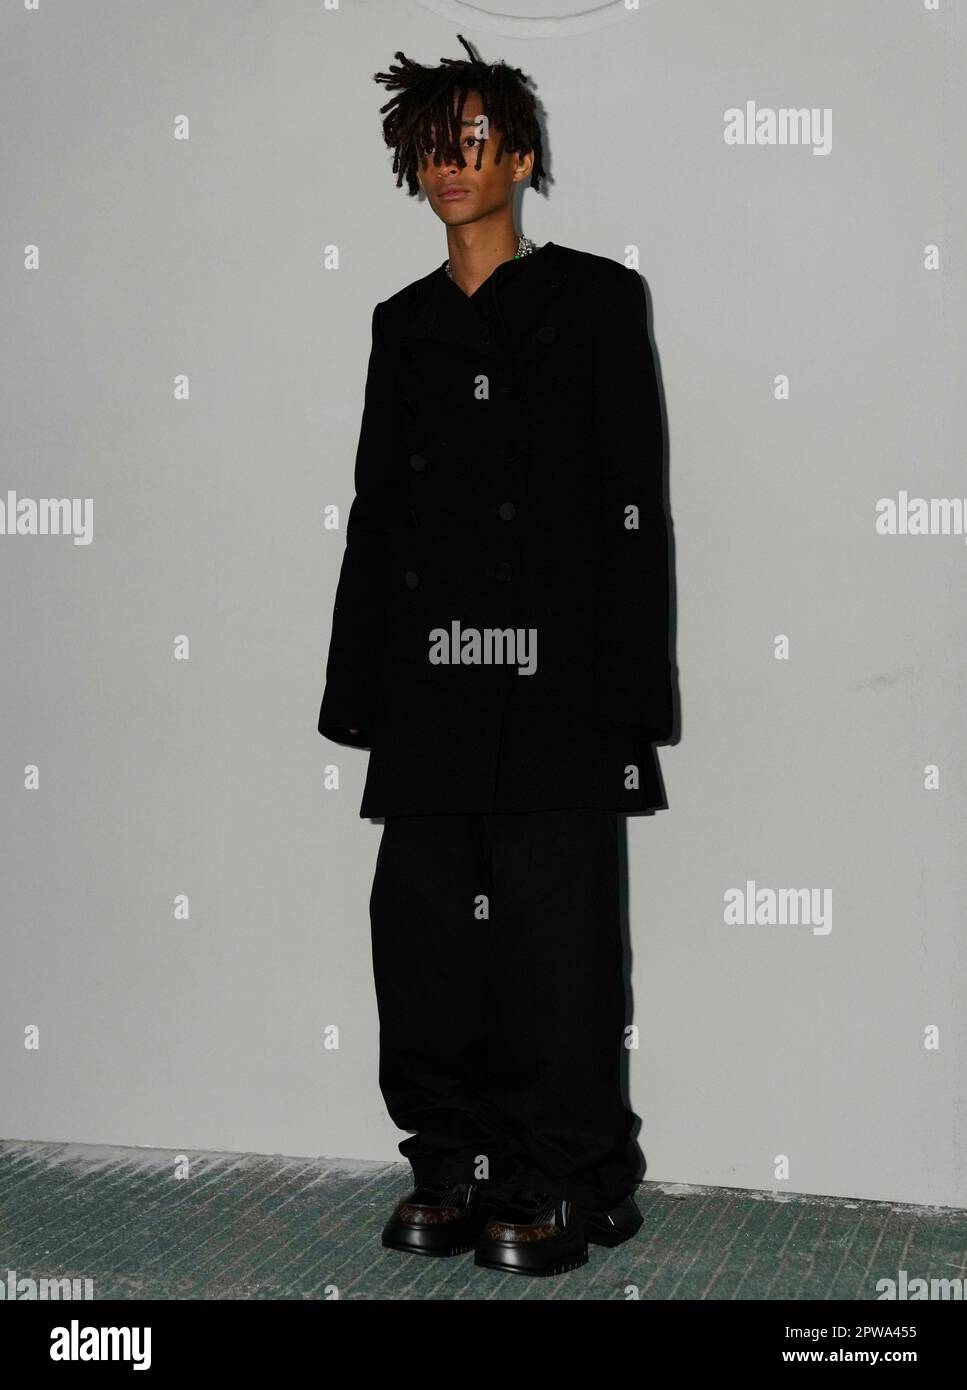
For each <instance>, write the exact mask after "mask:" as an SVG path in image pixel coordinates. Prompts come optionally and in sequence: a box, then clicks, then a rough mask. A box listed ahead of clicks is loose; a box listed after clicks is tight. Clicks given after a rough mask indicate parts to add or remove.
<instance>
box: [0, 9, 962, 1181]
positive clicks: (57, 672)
mask: <svg viewBox="0 0 967 1390" xmlns="http://www.w3.org/2000/svg"><path fill="white" fill-rule="evenodd" d="M488 9H489V10H492V11H495V12H496V11H497V10H500V11H504V12H508V11H511V12H514V13H520V14H521V15H525V14H526V15H529V16H531V18H530V19H521V20H519V21H515V20H508V19H503V20H501V19H490V18H488V16H487V14H486V11H487V10H488ZM458 30H459V31H460V32H463V33H465V34H466V35H467V37H469V38H470V39H471V40H473V41H474V42H475V43H477V45H478V46H479V47H480V49H481V51H482V52H483V54H484V55H485V56H486V57H490V58H492V59H497V58H500V57H503V58H506V59H507V60H508V61H510V62H513V63H514V64H515V65H517V66H520V67H522V68H523V69H524V71H525V72H527V73H531V74H533V75H534V76H535V77H536V79H537V82H538V92H539V95H540V97H541V100H542V103H543V108H544V111H545V114H546V120H547V131H548V143H549V151H548V153H549V169H550V172H551V174H552V177H553V182H552V184H551V186H550V191H549V196H547V197H543V196H538V195H536V194H535V193H534V192H533V191H532V190H531V191H528V192H527V193H526V195H525V197H524V202H523V208H522V227H523V230H524V231H526V232H527V233H528V235H530V236H532V237H534V238H535V239H536V240H537V241H539V242H543V241H545V240H553V241H555V242H558V243H559V244H563V245H566V246H574V247H580V248H582V249H584V250H589V251H595V252H597V253H600V254H603V255H608V256H612V257H614V258H615V259H624V258H625V256H626V253H627V251H628V248H632V249H633V250H636V251H637V253H638V255H639V258H640V269H641V271H642V272H643V274H644V276H645V278H646V280H647V282H648V286H649V290H650V293H651V297H652V302H653V308H654V332H655V339H656V342H657V345H658V349H659V353H660V362H661V370H662V376H663V381H664V390H665V398H666V404H667V410H668V421H669V436H670V451H669V470H670V497H671V508H672V520H673V526H674V539H675V558H676V575H677V655H678V663H679V679H680V692H681V734H682V737H681V742H680V743H679V744H678V745H677V746H675V747H673V748H665V749H663V750H661V752H660V757H661V762H662V768H663V771H664V776H665V781H666V786H667V791H668V798H669V810H668V811H665V812H660V813H659V814H657V815H655V816H654V817H642V818H633V819H631V820H630V821H629V822H628V848H629V866H630V932H631V942H632V947H633V974H632V982H633V990H634V1010H635V1012H634V1016H635V1020H636V1022H637V1024H638V1026H639V1029H640V1045H639V1048H638V1050H637V1051H635V1052H633V1053H632V1054H631V1055H630V1058H629V1061H630V1081H631V1101H632V1104H633V1106H634V1108H635V1109H636V1111H637V1112H638V1113H639V1114H640V1115H641V1116H642V1118H643V1122H644V1123H643V1130H642V1134H641V1136H640V1142H641V1144H642V1147H643V1149H644V1151H645V1154H646V1156H647V1158H648V1170H647V1176H648V1177H649V1178H653V1179H667V1180H675V1181H680V1182H701V1183H713V1184H723V1185H726V1186H737V1187H753V1188H775V1189H778V1190H783V1189H785V1190H789V1191H798V1192H811V1193H826V1194H840V1195H857V1196H865V1197H871V1198H886V1199H899V1200H903V1201H912V1202H936V1203H942V1204H951V1205H967V1165H965V1146H967V1098H965V1067H964V1052H965V1042H967V1038H965V1016H967V1010H965V974H967V970H965V967H967V938H965V932H964V903H965V902H967V883H965V871H964V863H965V856H964V853H963V845H964V833H963V832H964V811H965V791H967V788H965V747H967V740H965V733H967V729H965V722H967V721H965V698H964V697H965V693H967V664H965V658H964V646H963V626H964V617H963V615H964V597H965V580H964V575H965V568H964V567H965V563H967V561H965V554H964V535H963V532H962V531H961V533H960V534H957V535H936V534H934V535H921V536H911V535H906V536H900V535H897V536H886V535H878V534H877V532H876V530H875V525H874V522H875V516H876V504H877V501H878V499H880V498H883V497H887V498H890V497H892V498H894V499H895V498H896V497H897V495H898V493H899V492H900V490H906V491H907V492H908V493H909V494H910V496H911V497H912V496H923V497H928V498H929V497H953V496H955V495H956V493H957V491H958V488H959V490H960V493H961V497H963V494H964V493H965V492H967V487H965V485H964V477H965V474H964V463H963V439H964V424H965V419H964V410H965V407H964V397H963V394H962V392H960V391H959V390H958V387H959V386H960V385H961V384H962V376H963V362H964V322H965V314H964V271H963V261H962V259H961V261H960V263H959V264H958V263H957V256H956V252H957V250H958V249H961V246H960V243H962V240H963V237H962V228H963V219H964V212H965V208H964V191H963V189H964V185H963V178H962V160H961V158H960V156H961V155H962V133H963V130H964V129H965V125H967V122H965V115H967V113H965V110H964V104H965V103H964V95H963V83H962V81H960V82H956V81H955V80H954V79H955V76H956V75H957V74H958V73H962V71H963V63H964V57H965V48H967V43H965V31H964V7H963V4H960V3H955V0H940V3H939V5H938V6H937V7H934V6H931V5H930V4H929V0H928V3H927V4H924V3H923V0H810V3H808V4H805V3H803V0H769V3H762V2H761V0H760V2H759V3H756V0H724V2H723V0H675V2H673V0H654V2H653V3H651V4H643V5H642V6H641V7H640V8H639V9H632V10H627V9H626V8H625V7H624V5H622V4H620V3H619V4H607V5H601V6H597V7H595V5H594V4H593V0H592V3H591V4H590V7H589V5H588V0H584V3H583V4H580V5H579V4H577V3H575V2H574V0H572V3H570V4H567V3H563V2H562V3H553V0H546V3H540V0H524V2H523V3H522V4H519V5H515V4H513V3H512V0H483V3H482V4H481V3H479V2H478V3H475V4H474V5H473V6H470V5H463V4H460V3H456V2H455V0H427V3H425V4H419V3H416V2H415V0H392V3H391V0H370V2H369V3H355V4H354V3H351V0H343V3H342V4H341V5H340V6H339V8H338V9H335V10H329V9H326V8H325V6H324V5H323V4H322V3H320V2H319V0H263V2H262V3H255V2H254V0H246V2H244V3H240V0H204V3H201V4H198V3H189V0H166V3H165V4H164V5H157V4H153V3H148V0H142V2H141V3H133V2H132V0H128V3H122V2H121V0H84V3H76V2H73V3H68V0H40V3H39V8H38V9H36V10H33V9H23V10H21V9H20V8H19V7H18V6H17V5H16V4H11V5H8V6H6V7H5V8H4V10H3V14H2V17H0V40H2V48H3V51H4V54H5V59H4V80H3V83H2V85H0V101H2V104H3V110H2V120H0V131H2V136H0V139H2V142H3V147H4V177H3V182H4V198H3V203H2V207H0V229H2V239H0V247H2V254H0V262H2V270H0V273H2V277H3V286H2V288H3V295H4V302H5V304H6V313H5V316H4V323H3V329H2V331H3V335H4V340H3V372H2V379H0V392H2V399H0V406H2V410H0V416H2V429H3V444H4V447H3V468H2V475H0V500H3V501H4V502H5V501H6V492H7V490H8V489H9V490H14V491H16V492H17V494H18V495H19V496H21V497H29V498H38V497H51V496H53V497H76V498H92V499H93V503H94V538H93V542H92V543H91V544H90V545H86V546H85V545H74V544H73V543H72V542H71V539H70V538H69V537H64V536H59V537H54V536H48V537H28V536H16V535H14V536H9V535H7V536H0V596H2V597H0V605H2V609H0V611H2V623H3V628H2V631H3V648H4V658H5V659H4V661H3V662H2V664H0V699H2V708H3V711H4V718H3V720H2V721H0V813H2V815H3V819H4V831H3V844H4V847H5V850H6V854H5V856H4V865H5V867H4V873H3V893H2V917H3V950H2V981H0V1134H2V1135H4V1136H6V1137H10V1138H32V1139H60V1140H75V1141H86V1142H92V1143H112V1144H130V1145H152V1146H162V1147H170V1148H175V1149H178V1150H186V1149H187V1150H194V1149H230V1150H255V1151H265V1152H282V1153H286V1154H292V1155H303V1154H327V1155H331V1156H334V1157H335V1156H346V1157H371V1158H393V1157H397V1152H396V1144H397V1142H398V1141H399V1140H400V1139H401V1138H402V1137H403V1135H402V1134H401V1133H399V1132H398V1131H397V1130H396V1129H395V1127H394V1126H393V1125H392V1123H391V1122H390V1121H389V1119H388V1118H387V1117H386V1116H385V1112H384V1108H383V1103H382V1098H381V1096H380V1094H379V1091H378V1087H377V1074H376V1068H377V1045H378V1037H377V1027H376V1008H375V999H374V994H373V988H372V981H371V974H370V940H369V922H368V916H367V905H368V896H369V887H370V880H371V876H372V870H373V865H374V861H375V855H376V850H377V847H378V843H379V836H380V829H379V826H378V825H377V824H373V823H371V822H369V821H363V820H361V819H359V817H358V808H359V801H360V796H361V791H362V782H363V777H364V773H365V758H366V755H365V754H364V753H359V752H355V751H353V750H349V749H341V748H337V747H336V745H333V744H329V743H326V742H325V741H324V740H322V739H321V738H320V737H319V735H318V734H317V733H316V729H315V721H316V716H317V712H318V703H319V698H320V696H321V692H322V681H323V671H324V662H325V655H326V650H327V645H328V624H329V614H330V611H331V604H332V597H333V593H334V589H335V583H336V578H337V575H338V570H339V563H340V558H341V553H342V547H343V544H344V533H343V532H342V531H339V532H331V531H327V530H325V529H324V527H323V511H324V508H325V507H326V506H327V505H329V504H331V503H338V504H339V505H340V506H341V508H342V511H343V517H345V513H346V510H347V509H348V504H349V501H350V500H351V496H352V461H353V453H354V449H355V442H356V432H357V429H358V424H359V414H360V409H361V404H362V393H363V385H364V374H365V365H366V357H367V353H368V347H369V342H368V336H369V321H370V314H371V311H372V307H373V304H374V303H375V302H376V300H378V299H384V298H386V297H387V296H388V295H390V294H392V293H393V292H395V290H397V289H399V288H401V287H402V286H403V285H404V284H406V283H408V282H409V281H411V280H414V279H416V278H418V277H419V276H421V275H423V274H425V273H426V272H427V271H429V270H431V269H432V268H433V267H434V266H435V265H436V264H438V263H439V261H441V260H442V259H443V258H444V256H445V254H446V249H445V238H444V232H443V229H442V227H441V225H440V224H439V223H438V222H437V221H436V219H435V218H434V217H433V214H432V213H431V212H430V210H429V209H428V207H427V206H426V205H425V203H423V202H422V201H419V202H418V201H416V200H413V199H409V198H407V197H406V195H405V192H404V191H403V190H398V189H397V188H396V187H395V184H394V179H393V176H392V175H391V173H390V158H391V156H390V153H389V152H388V151H387V150H385V148H384V147H383V145H382V143H381V139H380V129H379V123H380V118H379V115H378V108H379V106H380V105H381V104H382V102H383V101H384V100H385V99H386V93H385V92H384V90H383V88H382V87H379V86H377V84H375V83H374V82H373V81H372V73H374V72H375V71H377V70H378V69H385V68H386V67H387V66H388V64H389V63H390V62H392V61H393V57H392V55H393V52H394V51H395V50H396V49H398V48H403V49H404V50H405V51H406V52H407V54H409V55H410V56H412V57H414V58H418V59H420V60H422V61H426V62H436V61H438V60H439V58H440V57H441V56H444V55H447V56H460V54H461V53H462V49H461V48H460V45H459V43H458V42H457V38H456V34H457V31H458ZM747 101H755V102H756V103H757V105H758V106H759V107H771V108H780V107H808V108H816V109H817V110H820V111H821V110H824V109H826V108H828V109H829V110H830V111H831V113H832V116H831V121H832V124H831V127H830V128H831V132H832V145H831V149H830V150H829V153H828V154H825V155H815V154H813V153H812V150H811V149H810V148H808V147H802V146H798V147H793V146H730V145H727V144H726V143H725V141H724V139H723V131H724V128H725V123H724V119H723V118H724V113H725V111H726V110H727V109H728V108H730V107H740V108H743V109H744V108H745V104H746V102H747ZM179 115H186V116H187V117H188V118H189V121H190V139H188V140H176V139H175V138H174V128H175V121H176V118H177V117H178V116H179ZM955 237H959V242H958V241H956V240H954V238H955ZM952 241H953V243H954V244H953V245H952V244H951V242H952ZM332 245H334V246H337V247H338V248H339V258H340V266H339V269H335V270H334V269H326V267H325V265H324V250H325V248H326V247H328V246H332ZM930 245H936V246H938V247H939V268H937V269H928V268H926V267H925V255H926V253H925V248H926V247H928V246H930ZM29 246H37V247H38V248H39V267H38V268H37V269H27V268H25V249H24V248H26V247H29ZM180 374H186V375H187V377H188V378H189V379H190V399H189V400H187V401H180V400H176V399H174V394H173V388H174V381H175V378H176V377H177V376H179V375H180ZM779 374H786V375H787V376H788V378H789V383H790V396H789V399H788V400H777V399H775V387H774V382H775V378H776V377H777V376H778V375H779ZM179 634H185V635H187V636H188V638H189V639H190V659H189V660H187V661H186V660H176V659H175V655H174V652H175V640H176V638H177V636H178V635H179ZM780 635H785V636H786V637H787V638H788V642H789V655H788V659H787V660H777V659H776V655H775V645H776V641H777V638H778V637H779V636H780ZM333 763H337V764H338V765H339V769H340V773H341V779H340V782H341V784H340V788H339V790H327V789H326V788H325V786H324V780H323V779H324V769H325V768H326V767H327V765H330V764H333ZM31 765H36V766H37V767H38V768H39V787H38V788H37V789H35V790H34V789H28V788H27V787H26V786H25V769H26V768H28V767H29V766H31ZM930 765H936V767H937V768H938V769H939V786H937V787H936V788H935V789H934V788H932V787H930V786H929V785H928V780H929V779H928V777H927V773H926V769H927V768H928V767H929V766H930ZM747 880H754V881H755V882H756V884H757V885H758V886H759V887H767V888H774V889H780V888H808V889H812V890H815V891H816V893H817V894H821V893H822V891H823V890H827V891H828V892H829V894H831V901H832V919H831V920H832V929H831V930H830V931H829V932H828V933H826V934H821V933H817V932H814V931H812V930H811V929H810V928H809V927H808V926H772V925H766V924H762V925H755V924H752V925H727V924H726V923H725V921H724V895H725V894H726V892H727V890H728V889H729V888H730V887H733V886H736V887H744V885H745V883H746V881H747ZM180 894H187V895H188V898H189V901H190V919H189V920H188V921H183V920H176V918H175V909H174V903H175V899H176V898H177V896H178V895H180ZM330 1025H335V1026H337V1027H338V1030H339V1042H340V1045H339V1048H338V1049H333V1048H331V1047H327V1045H326V1032H325V1030H326V1029H327V1027H329V1026H330ZM32 1026H36V1028H38V1029H39V1038H40V1046H39V1049H34V1048H28V1047H25V1030H28V1029H30V1028H31V1027H32ZM932 1027H935V1028H936V1029H938V1030H939V1046H938V1047H937V1048H936V1049H932V1048H930V1047H928V1046H927V1045H925V1039H926V1038H927V1036H928V1034H927V1030H929V1029H931V1028H932ZM780 1155H786V1156H788V1161H789V1168H788V1176H783V1175H780V1176H777V1168H776V1164H777V1161H778V1160H777V1156H780Z"/></svg>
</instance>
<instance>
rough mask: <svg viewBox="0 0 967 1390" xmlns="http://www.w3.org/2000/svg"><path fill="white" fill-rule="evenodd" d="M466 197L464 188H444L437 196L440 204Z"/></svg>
mask: <svg viewBox="0 0 967 1390" xmlns="http://www.w3.org/2000/svg"><path fill="white" fill-rule="evenodd" d="M466 196H467V190H466V189H465V188H444V189H443V191H442V192H441V193H438V194H437V197H438V198H439V200H440V202H441V203H449V202H454V201H456V199H457V198H466Z"/></svg>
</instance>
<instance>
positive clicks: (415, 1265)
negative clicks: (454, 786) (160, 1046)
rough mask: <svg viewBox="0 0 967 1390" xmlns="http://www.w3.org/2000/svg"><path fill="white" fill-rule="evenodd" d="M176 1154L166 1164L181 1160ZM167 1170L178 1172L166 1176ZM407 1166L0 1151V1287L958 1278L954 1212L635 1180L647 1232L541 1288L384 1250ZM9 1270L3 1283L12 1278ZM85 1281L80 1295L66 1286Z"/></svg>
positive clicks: (24, 1146) (780, 1293)
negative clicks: (29, 1282) (51, 1282)
mask: <svg viewBox="0 0 967 1390" xmlns="http://www.w3.org/2000/svg"><path fill="white" fill-rule="evenodd" d="M179 1160H180V1162H179ZM179 1173H182V1174H186V1175H183V1176H179ZM409 1174H410V1170H409V1167H408V1166H406V1165H404V1164H388V1163H360V1162H355V1161H345V1162H340V1161H337V1160H332V1159H292V1158H283V1157H280V1156H278V1155H272V1156H266V1155H258V1154H220V1153H197V1154H188V1155H179V1154H178V1153H177V1152H176V1151H174V1150H148V1149H126V1148H101V1147H95V1146H90V1145H83V1144H54V1143H49V1144H43V1143H25V1142H12V1141H6V1142H2V1141H0V1280H4V1281H8V1282H9V1281H10V1280H11V1278H12V1277H16V1278H30V1279H41V1278H43V1277H50V1278H64V1277H73V1278H77V1279H85V1278H87V1279H93V1281H94V1283H93V1296H94V1298H96V1299H108V1298H135V1299H139V1298H150V1299H204V1298H209V1299H245V1298H263V1299H312V1298H327V1297H333V1296H334V1293H333V1291H334V1290H336V1291H338V1295H337V1296H338V1297H339V1298H343V1299H390V1300H396V1299H454V1298H462V1299H511V1300H525V1299H535V1298H536V1299H548V1298H564V1299H628V1298H634V1297H639V1298H643V1299H648V1300H653V1301H654V1300H659V1301H661V1300H669V1299H716V1300H720V1299H724V1300H728V1299H760V1300H762V1299H764V1300H769V1299H776V1300H779V1299H797V1300H798V1299H814V1298H818V1299H859V1300H863V1299H870V1300H875V1299H877V1298H878V1292H877V1289H876V1282H877V1280H878V1279H882V1278H893V1279H896V1278H898V1271H899V1270H901V1269H905V1270H907V1271H908V1275H909V1277H910V1278H913V1277H916V1276H919V1277H923V1278H927V1279H930V1278H937V1279H951V1278H954V1279H956V1278H962V1279H963V1278H967V1212H964V1211H953V1210H950V1209H944V1208H941V1209H937V1208H924V1207H904V1206H901V1205H899V1204H891V1203H888V1202H861V1201H852V1200H834V1199H831V1198H817V1197H797V1196H794V1195H786V1194H783V1195H782V1196H779V1197H777V1196H775V1195H773V1194H771V1193H768V1192H749V1191H741V1190H736V1189H730V1188H697V1187H684V1186H681V1187H679V1186H675V1185H672V1184H668V1183H649V1182H645V1183H643V1184H642V1185H641V1187H640V1188H639V1191H638V1197H637V1201H638V1205H639V1208H640V1210H641V1213H642V1215H643V1216H644V1218H645V1224H644V1226H643V1227H642V1229H641V1230H640V1231H639V1233H638V1235H637V1236H636V1237H634V1239H633V1240H630V1241H627V1242H626V1243H625V1244H624V1245H622V1246H619V1247H618V1248H617V1249H615V1250H605V1249H603V1248H602V1247H600V1246H592V1247H591V1250H590V1261H589V1263H588V1264H587V1265H585V1266H584V1267H583V1268H581V1269H578V1270H574V1271H572V1272H571V1273H569V1274H564V1275H560V1276H558V1277H556V1278H552V1279H530V1278H523V1277H521V1276H515V1275H507V1274H500V1273H497V1272H493V1271H490V1270H485V1269H477V1268H475V1266H474V1264H473V1257H472V1255H459V1256H455V1257H453V1258H451V1259H429V1258H426V1257H423V1256H418V1255H401V1254H397V1253H396V1252H394V1251H387V1250H383V1248H382V1247H381V1245H380V1243H379V1233H380V1231H381V1229H382V1226H383V1223H384V1222H385V1220H386V1217H387V1216H388V1214H389V1212H390V1210H391V1208H392V1205H393V1203H394V1201H395V1200H396V1198H397V1197H399V1196H401V1195H402V1194H403V1193H404V1191H406V1189H407V1187H408V1186H409ZM9 1271H15V1276H12V1275H11V1274H10V1273H8V1272H9ZM79 1287H83V1286H79Z"/></svg>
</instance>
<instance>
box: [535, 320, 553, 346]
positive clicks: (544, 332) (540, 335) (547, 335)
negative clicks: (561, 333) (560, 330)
mask: <svg viewBox="0 0 967 1390" xmlns="http://www.w3.org/2000/svg"><path fill="white" fill-rule="evenodd" d="M556 333H557V329H556V328H553V327H552V326H551V324H549V323H545V324H544V326H543V328H539V329H538V330H537V340H538V342H541V343H553V341H554V335H555V334H556Z"/></svg>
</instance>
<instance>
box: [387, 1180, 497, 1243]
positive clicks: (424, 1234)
mask: <svg viewBox="0 0 967 1390" xmlns="http://www.w3.org/2000/svg"><path fill="white" fill-rule="evenodd" d="M488 1215H489V1210H488V1208H487V1206H486V1204H485V1198H484V1193H483V1188H482V1186H481V1184H480V1183H479V1182H428V1183H418V1184H417V1186H416V1187H414V1188H413V1189H412V1191H411V1192H409V1193H408V1194H407V1195H406V1196H405V1197H403V1198H401V1199H400V1201H398V1202H397V1204H396V1206H395V1207H394V1208H393V1214H392V1216H391V1217H390V1219H389V1220H388V1221H387V1223H386V1225H385V1226H384V1227H383V1235H382V1242H383V1245H385V1246H386V1248H387V1249H388V1250H405V1251H406V1252H407V1253H408V1254H411V1255H462V1254H463V1253H464V1252H465V1251H467V1250H472V1249H473V1248H474V1245H475V1243H476V1240H477V1237H478V1236H479V1235H480V1232H481V1230H482V1228H483V1225H484V1223H485V1221H486V1220H487V1217H488Z"/></svg>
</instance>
